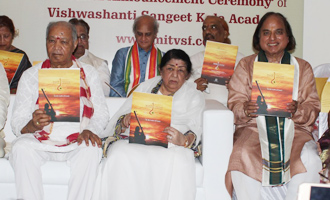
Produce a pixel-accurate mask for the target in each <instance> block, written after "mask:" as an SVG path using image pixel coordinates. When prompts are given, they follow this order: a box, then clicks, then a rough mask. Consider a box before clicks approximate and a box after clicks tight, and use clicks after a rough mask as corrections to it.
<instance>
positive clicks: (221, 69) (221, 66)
mask: <svg viewBox="0 0 330 200" xmlns="http://www.w3.org/2000/svg"><path fill="white" fill-rule="evenodd" d="M237 50H238V46H234V45H230V44H224V43H220V42H213V41H206V47H205V53H204V62H203V68H202V76H201V77H202V78H206V79H207V80H208V82H209V83H215V84H220V85H225V84H226V81H228V80H229V78H230V77H231V76H232V75H233V73H234V68H235V63H236V55H237Z"/></svg>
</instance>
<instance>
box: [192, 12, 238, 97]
mask: <svg viewBox="0 0 330 200" xmlns="http://www.w3.org/2000/svg"><path fill="white" fill-rule="evenodd" d="M202 31H203V44H204V46H205V45H206V41H207V40H209V41H214V42H221V43H226V44H231V41H230V39H229V35H230V34H229V27H228V24H227V22H226V21H225V20H224V19H223V18H221V17H217V16H210V15H209V16H207V17H206V18H205V20H204V22H203V26H202ZM204 53H205V51H201V52H198V53H196V54H195V55H193V56H191V57H190V59H191V63H192V67H193V73H192V76H191V77H190V80H189V81H194V82H195V83H196V84H197V90H200V91H202V92H204V95H205V98H206V99H215V100H219V101H220V102H224V101H225V102H227V94H228V91H227V88H226V87H225V86H223V85H218V84H213V83H208V81H207V79H205V78H201V74H202V68H203V61H204ZM243 57H244V55H243V54H242V53H240V52H237V56H236V64H235V66H236V65H237V64H238V62H239V61H240V60H241V59H242V58H243ZM207 87H209V91H208V92H206V91H205V90H206V88H207Z"/></svg>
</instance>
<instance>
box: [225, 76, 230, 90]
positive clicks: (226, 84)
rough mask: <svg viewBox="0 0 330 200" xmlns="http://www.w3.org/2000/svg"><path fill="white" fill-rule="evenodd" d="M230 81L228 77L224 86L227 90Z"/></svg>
mask: <svg viewBox="0 0 330 200" xmlns="http://www.w3.org/2000/svg"><path fill="white" fill-rule="evenodd" d="M230 79H231V76H229V77H228V80H226V81H225V86H226V88H227V89H228V84H229V81H230Z"/></svg>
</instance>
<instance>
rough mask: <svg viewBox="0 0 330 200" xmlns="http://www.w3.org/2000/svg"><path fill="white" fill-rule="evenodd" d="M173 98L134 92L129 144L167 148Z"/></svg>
mask: <svg viewBox="0 0 330 200" xmlns="http://www.w3.org/2000/svg"><path fill="white" fill-rule="evenodd" d="M172 99H173V97H172V96H165V95H158V94H150V93H141V92H133V100H132V109H131V121H130V132H129V142H130V143H138V144H145V145H158V146H162V147H165V148H167V147H168V141H167V133H164V132H163V130H164V129H165V128H166V127H169V126H170V125H171V113H172Z"/></svg>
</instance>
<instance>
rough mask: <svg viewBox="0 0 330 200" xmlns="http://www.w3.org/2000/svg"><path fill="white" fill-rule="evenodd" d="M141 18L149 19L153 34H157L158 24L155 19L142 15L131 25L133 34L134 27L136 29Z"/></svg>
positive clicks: (134, 31)
mask: <svg viewBox="0 0 330 200" xmlns="http://www.w3.org/2000/svg"><path fill="white" fill-rule="evenodd" d="M142 18H149V19H150V20H152V21H153V27H154V32H155V34H157V33H158V29H159V23H158V21H157V19H155V18H153V17H151V16H149V15H142V16H139V17H137V18H136V19H135V20H134V23H133V33H134V34H135V33H136V27H137V25H138V23H139V22H140V20H141V19H142Z"/></svg>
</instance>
